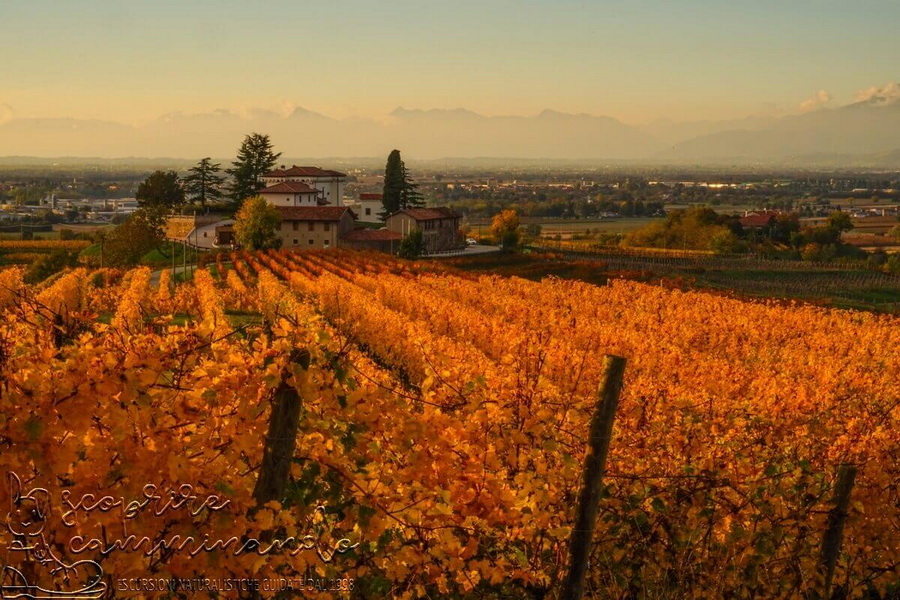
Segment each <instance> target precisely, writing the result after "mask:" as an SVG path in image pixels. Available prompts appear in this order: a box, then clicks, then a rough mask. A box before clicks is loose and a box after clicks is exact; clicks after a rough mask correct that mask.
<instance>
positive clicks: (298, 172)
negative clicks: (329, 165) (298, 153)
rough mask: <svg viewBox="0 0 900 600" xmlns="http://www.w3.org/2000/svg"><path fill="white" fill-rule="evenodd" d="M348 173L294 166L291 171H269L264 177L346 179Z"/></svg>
mask: <svg viewBox="0 0 900 600" xmlns="http://www.w3.org/2000/svg"><path fill="white" fill-rule="evenodd" d="M346 176H347V174H346V173H341V172H340V171H332V170H330V169H322V168H319V167H298V166H297V165H294V166H292V167H291V168H290V169H275V170H274V171H269V172H268V173H266V174H265V175H263V177H327V178H333V177H346Z"/></svg>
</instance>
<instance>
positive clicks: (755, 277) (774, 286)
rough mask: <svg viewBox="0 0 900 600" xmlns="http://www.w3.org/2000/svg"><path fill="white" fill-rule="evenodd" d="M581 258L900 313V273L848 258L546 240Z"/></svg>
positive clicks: (759, 292)
mask: <svg viewBox="0 0 900 600" xmlns="http://www.w3.org/2000/svg"><path fill="white" fill-rule="evenodd" d="M538 249H539V250H544V251H552V252H554V253H559V254H561V255H564V256H566V257H569V258H571V259H577V260H580V261H586V260H594V261H598V262H600V263H602V264H603V265H604V266H605V267H607V268H610V269H614V270H625V271H637V272H644V273H653V274H655V275H657V276H664V277H673V276H675V277H687V278H691V279H694V280H696V283H697V284H698V285H699V287H705V288H710V289H719V290H731V291H735V292H738V293H741V294H745V295H750V296H764V297H773V296H774V297H782V298H797V299H800V298H803V299H820V300H821V299H832V300H835V301H837V303H838V304H847V305H851V306H853V305H856V304H859V305H862V306H865V307H867V308H875V309H877V310H881V311H883V312H890V313H900V275H896V274H890V273H884V272H882V271H878V270H869V269H865V268H863V267H861V266H860V264H859V263H858V262H856V263H854V262H853V261H848V260H832V261H822V262H813V261H801V260H784V259H769V258H764V257H760V256H754V255H734V256H716V255H714V254H712V253H708V252H699V251H690V250H687V251H682V250H662V249H651V248H616V247H609V246H602V245H600V244H575V243H571V242H552V243H548V242H545V243H542V244H541V245H540V246H539V247H538Z"/></svg>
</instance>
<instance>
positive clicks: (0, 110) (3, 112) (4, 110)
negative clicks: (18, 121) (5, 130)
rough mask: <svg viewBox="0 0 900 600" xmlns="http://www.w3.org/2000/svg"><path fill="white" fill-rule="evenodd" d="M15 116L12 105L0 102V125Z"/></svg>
mask: <svg viewBox="0 0 900 600" xmlns="http://www.w3.org/2000/svg"><path fill="white" fill-rule="evenodd" d="M13 117H15V113H14V112H13V109H12V106H10V105H9V104H0V125H6V124H7V123H9V122H10V121H12V120H13Z"/></svg>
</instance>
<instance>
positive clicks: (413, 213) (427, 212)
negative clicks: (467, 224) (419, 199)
mask: <svg viewBox="0 0 900 600" xmlns="http://www.w3.org/2000/svg"><path fill="white" fill-rule="evenodd" d="M401 213H403V214H405V215H409V216H410V217H412V218H413V219H415V220H416V221H433V220H435V219H456V218H459V215H458V214H457V213H456V212H454V211H453V210H451V209H449V208H447V207H446V206H436V207H434V208H405V209H403V210H401V211H397V212H395V213H394V214H393V215H391V217H393V216H394V215H399V214H401Z"/></svg>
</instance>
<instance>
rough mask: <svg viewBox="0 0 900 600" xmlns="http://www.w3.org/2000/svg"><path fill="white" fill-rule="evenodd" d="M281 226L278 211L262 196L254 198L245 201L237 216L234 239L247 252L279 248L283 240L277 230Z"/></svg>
mask: <svg viewBox="0 0 900 600" xmlns="http://www.w3.org/2000/svg"><path fill="white" fill-rule="evenodd" d="M280 224H281V215H280V214H279V212H278V209H277V208H275V207H274V206H272V205H271V204H269V203H268V202H266V199H265V198H263V197H262V196H252V197H250V198H247V199H246V200H244V202H243V204H241V208H240V210H238V212H237V214H236V215H235V221H234V237H235V239H237V242H238V243H239V244H240V245H241V246H242V247H243V248H245V249H247V250H262V249H264V248H278V247H279V246H281V239H280V238H279V237H278V236H277V235H276V233H275V230H276V229H277V228H278V226H279V225H280Z"/></svg>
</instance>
